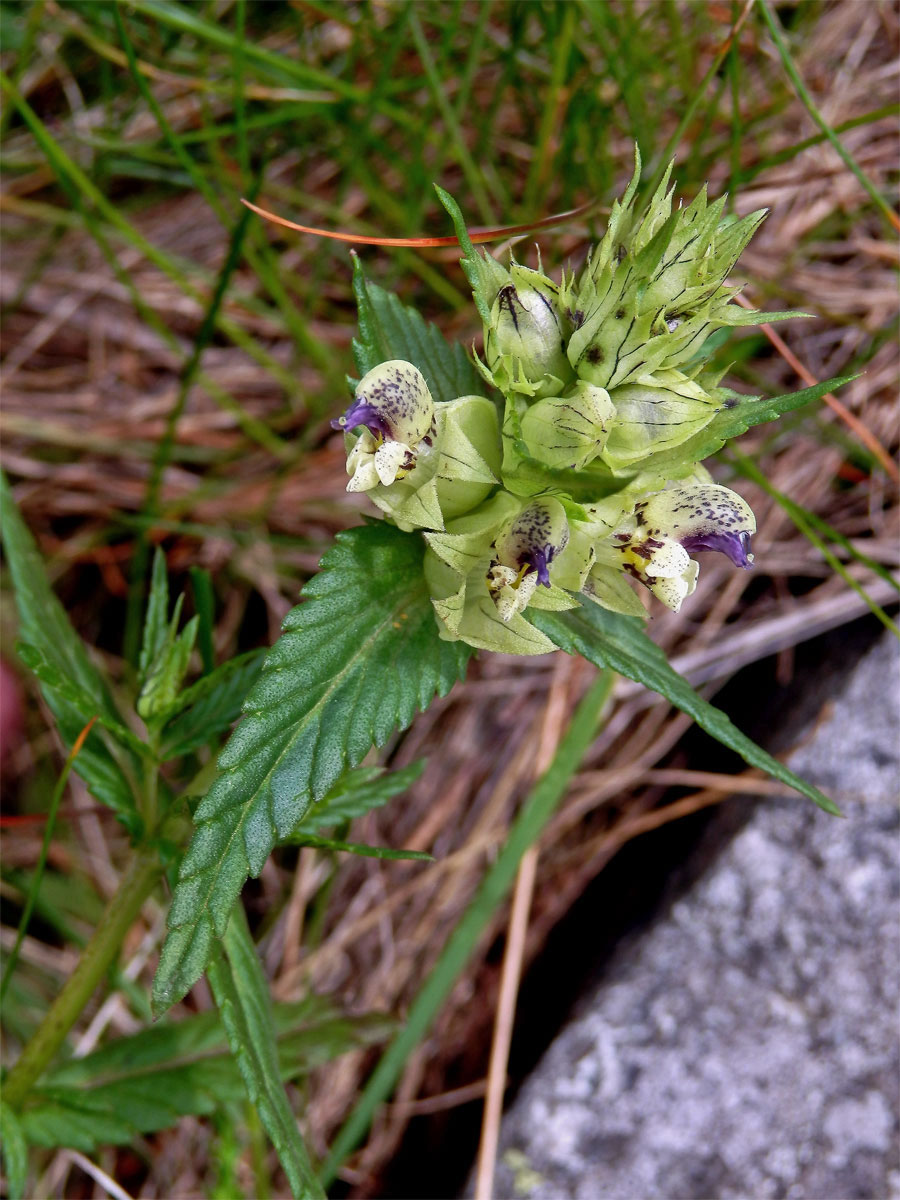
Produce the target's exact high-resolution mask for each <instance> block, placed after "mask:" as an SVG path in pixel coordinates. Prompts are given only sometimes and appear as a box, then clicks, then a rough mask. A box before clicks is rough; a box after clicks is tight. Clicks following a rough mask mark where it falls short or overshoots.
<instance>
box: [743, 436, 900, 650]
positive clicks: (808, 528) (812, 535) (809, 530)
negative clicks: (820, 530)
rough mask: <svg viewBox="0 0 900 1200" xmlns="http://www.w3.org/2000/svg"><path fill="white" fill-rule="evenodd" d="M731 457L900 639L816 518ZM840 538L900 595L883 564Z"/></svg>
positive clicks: (745, 463)
mask: <svg viewBox="0 0 900 1200" xmlns="http://www.w3.org/2000/svg"><path fill="white" fill-rule="evenodd" d="M731 453H732V455H733V457H734V461H735V463H736V464H737V467H738V470H739V471H740V472H741V473H742V474H743V475H745V476H746V477H747V478H748V479H752V480H753V482H754V483H756V484H757V485H758V486H759V487H761V488H762V489H763V491H764V492H766V494H767V495H769V496H771V497H772V499H773V500H775V501H776V502H777V503H778V504H779V505H780V506H781V507H782V508H783V509H784V511H785V512H786V513H787V515H788V516H789V517H790V519H791V520H792V521H793V522H794V524H795V525H796V526H797V528H798V529H799V530H800V532H801V533H802V534H803V536H804V537H805V538H806V539H807V540H808V541H810V542H811V543H812V544H813V545H814V546H815V547H816V549H817V550H818V551H819V553H820V554H821V555H822V557H823V558H824V559H825V561H826V562H827V563H828V565H829V566H830V567H831V569H832V570H833V571H835V572H836V573H837V574H838V575H840V577H841V578H842V579H843V580H844V582H845V583H846V584H847V586H848V587H849V588H852V589H853V591H854V592H856V594H857V595H858V596H859V597H860V598H861V599H862V600H863V601H864V602H865V604H866V605H867V606H868V608H869V610H870V611H871V612H872V614H873V615H874V616H875V617H877V618H878V620H879V621H880V622H881V624H882V625H883V626H884V627H885V629H887V630H889V631H890V632H891V633H892V634H893V635H894V637H895V638H900V628H898V626H897V624H896V622H895V621H892V620H891V618H890V617H889V616H888V615H887V613H886V612H885V611H884V609H883V608H882V607H881V605H880V604H877V603H876V602H875V601H874V600H873V599H872V597H871V596H870V595H869V593H868V592H867V591H866V589H865V588H864V587H863V586H862V584H861V583H860V582H859V580H858V579H854V578H853V576H852V575H851V574H850V572H849V571H848V570H847V568H846V567H845V566H844V564H843V563H842V562H841V560H840V559H839V558H838V556H837V555H836V554H834V553H833V552H832V551H831V550H830V549H829V547H828V545H827V543H826V542H824V541H823V540H822V538H820V537H819V535H818V534H817V533H816V532H815V530H814V529H813V522H812V520H810V519H809V518H810V517H812V514H811V513H808V512H807V511H806V510H805V509H804V508H803V507H802V506H801V505H799V504H795V503H794V501H793V500H791V498H790V497H789V496H785V494H784V493H783V492H780V491H778V489H777V488H774V487H773V486H772V485H771V483H769V481H768V479H766V477H765V475H764V474H763V473H762V471H760V469H759V467H757V466H756V464H755V463H753V462H751V460H750V459H749V458H747V457H746V455H744V454H741V453H739V452H738V451H737V450H735V449H732V451H731ZM828 528H830V527H828ZM834 533H837V531H836V530H835V531H834ZM837 537H838V538H839V540H840V541H841V543H842V544H843V545H844V546H845V548H847V549H848V550H850V552H851V553H852V554H853V555H854V557H855V558H857V559H858V560H859V561H860V562H865V564H866V565H867V566H868V567H869V568H870V569H872V570H874V571H875V572H876V573H877V574H878V575H879V576H880V577H881V578H882V579H887V581H888V582H889V583H890V584H891V585H892V586H893V587H894V588H896V589H897V590H898V591H900V584H898V582H897V580H896V579H895V578H894V576H893V575H891V573H890V572H889V571H886V570H885V569H884V567H882V566H881V564H880V563H875V562H873V561H872V559H870V558H866V556H865V555H861V554H859V553H858V551H855V550H854V549H853V547H852V546H851V544H850V542H849V541H848V540H847V539H846V538H843V537H841V535H840V534H837Z"/></svg>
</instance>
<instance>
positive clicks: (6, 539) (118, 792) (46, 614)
mask: <svg viewBox="0 0 900 1200" xmlns="http://www.w3.org/2000/svg"><path fill="white" fill-rule="evenodd" d="M0 516H2V529H3V547H4V550H5V552H6V561H7V564H8V568H9V573H10V576H11V578H12V583H13V590H14V593H15V601H16V607H17V609H18V613H19V631H20V634H21V637H22V640H23V641H25V642H27V643H28V644H29V645H31V646H33V647H34V648H35V649H36V650H37V651H39V653H40V654H41V656H42V658H43V659H44V660H46V662H47V663H48V664H50V666H51V667H52V668H53V669H54V670H55V671H56V672H57V674H58V675H59V677H60V678H61V679H64V680H69V681H71V683H72V684H73V686H74V687H75V688H77V690H78V692H79V694H83V695H84V697H86V700H84V702H83V703H79V704H78V705H75V704H73V703H72V701H71V700H70V699H68V698H67V697H66V696H63V695H62V694H61V693H60V692H59V691H58V690H57V689H56V688H54V687H52V686H50V685H48V684H44V686H43V687H42V691H43V694H44V698H45V700H46V701H47V705H48V707H49V708H50V711H51V712H52V713H53V715H54V717H55V718H56V722H57V725H58V728H59V731H60V734H61V736H62V738H63V741H64V742H65V743H66V745H68V746H71V745H73V744H74V742H75V739H76V738H77V737H78V735H79V734H80V733H81V730H82V729H83V728H84V725H85V721H86V720H88V719H89V718H90V717H92V716H94V715H95V714H97V715H102V716H103V717H104V718H106V719H107V720H108V721H109V722H111V723H112V724H113V725H115V726H124V724H125V723H124V721H123V720H122V717H121V714H120V713H119V711H118V710H117V708H116V706H115V704H114V703H113V700H112V697H111V695H110V692H109V688H108V686H107V684H106V681H105V680H104V678H103V676H102V675H101V674H100V672H99V671H98V670H97V668H96V667H95V666H94V664H93V663H92V662H91V660H90V658H89V657H88V653H87V649H86V648H85V645H84V643H83V642H82V641H81V638H79V636H78V634H77V633H76V632H75V630H74V629H73V628H72V626H71V624H70V623H69V618H68V616H67V615H66V611H65V609H64V608H63V606H62V604H61V603H60V601H59V600H58V599H57V597H56V595H55V593H54V592H53V590H52V588H51V587H50V584H49V583H48V581H47V576H46V573H45V571H44V565H43V563H42V562H41V558H40V555H39V554H38V550H37V547H36V546H35V544H34V540H33V538H32V537H31V534H30V533H29V531H28V529H27V527H26V525H25V522H24V521H23V520H22V518H21V516H20V515H19V511H18V509H17V508H16V505H15V502H14V501H13V498H12V494H11V492H10V490H9V485H8V483H7V481H6V477H5V476H4V475H3V474H2V473H0ZM85 705H86V706H87V707H89V708H90V711H87V712H85V711H84V706H85ZM76 771H77V772H78V774H79V775H80V776H81V777H82V779H84V780H85V782H86V783H87V785H88V787H89V788H90V790H91V791H92V793H93V794H94V795H95V796H96V797H97V799H98V800H100V801H101V802H102V803H104V804H108V805H110V807H112V808H114V809H116V810H117V811H118V812H119V813H121V814H123V815H127V814H131V815H132V816H133V815H134V814H135V813H136V799H137V796H138V795H139V794H140V788H141V784H140V780H141V778H142V770H141V763H140V760H139V759H138V757H137V756H136V755H135V754H133V753H132V751H131V750H129V749H127V748H125V747H122V746H120V745H117V744H116V743H115V742H114V741H113V740H111V739H106V738H105V737H103V736H102V735H101V733H100V732H99V731H98V730H97V729H93V730H91V733H90V735H89V737H88V739H87V742H86V744H85V746H84V748H83V750H82V752H81V753H80V754H79V756H78V759H77V762H76Z"/></svg>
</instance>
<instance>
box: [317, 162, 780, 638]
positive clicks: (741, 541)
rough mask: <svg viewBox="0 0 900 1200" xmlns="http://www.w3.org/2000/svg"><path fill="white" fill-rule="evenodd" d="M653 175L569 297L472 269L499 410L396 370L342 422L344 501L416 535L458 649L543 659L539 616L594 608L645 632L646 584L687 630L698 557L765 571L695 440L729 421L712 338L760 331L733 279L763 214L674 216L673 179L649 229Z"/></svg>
mask: <svg viewBox="0 0 900 1200" xmlns="http://www.w3.org/2000/svg"><path fill="white" fill-rule="evenodd" d="M670 170H671V168H670ZM639 176H640V165H639V163H638V167H637V169H636V171H635V174H634V178H633V179H632V181H631V183H630V185H629V187H628V189H627V191H626V193H625V196H624V197H623V199H622V201H621V202H620V203H619V202H617V203H616V204H615V205H614V206H613V210H612V213H611V216H610V220H609V224H608V227H607V230H606V233H605V235H604V237H603V239H602V241H601V242H600V243H599V244H598V245H597V246H596V247H594V248H593V250H592V251H591V253H590V255H589V256H588V259H587V262H586V263H585V265H584V268H583V269H582V270H581V272H580V273H578V274H577V275H576V274H574V273H568V272H565V271H564V272H563V275H562V278H561V280H560V281H559V282H558V283H557V282H554V281H553V280H552V279H551V278H550V277H549V276H548V275H546V274H544V272H543V270H542V269H540V265H539V269H537V270H533V269H531V268H529V267H525V266H522V265H520V264H519V263H517V262H512V263H511V264H510V266H509V268H508V269H507V268H505V267H503V266H502V265H501V264H500V263H499V262H497V261H496V260H495V259H494V258H492V257H491V256H490V255H487V254H484V253H479V254H478V255H477V256H476V261H475V265H474V267H473V269H472V270H471V271H470V275H472V274H474V276H475V277H476V297H477V298H479V299H480V300H481V308H482V311H483V312H485V313H486V314H488V320H487V321H486V323H485V329H484V351H483V357H482V358H478V356H476V366H477V367H478V369H479V371H480V373H481V375H482V376H483V378H484V380H485V382H486V383H487V384H489V385H490V389H486V390H491V391H492V394H493V391H494V390H495V391H496V392H497V393H499V395H500V397H501V400H500V401H499V403H497V402H495V401H494V400H491V399H488V398H487V397H485V396H476V395H472V396H461V397H459V398H458V399H455V400H452V401H450V402H444V403H437V402H435V400H434V399H433V397H432V393H431V390H430V388H429V386H428V382H427V380H426V379H425V377H424V375H423V374H422V372H421V371H420V370H419V369H418V368H417V367H416V366H414V365H413V364H412V363H410V362H406V361H404V360H399V359H396V360H391V361H389V362H384V363H382V364H381V365H380V366H378V367H376V368H375V369H374V370H371V371H369V372H368V373H367V374H366V375H365V376H364V377H363V378H362V379H361V380H360V381H359V383H358V385H357V387H356V394H355V399H354V402H353V404H352V405H351V407H350V408H349V410H348V411H347V412H346V414H345V415H344V416H343V417H341V418H340V420H339V421H337V422H335V423H334V424H335V427H336V428H340V429H343V430H344V431H345V433H346V435H347V445H348V452H349V453H348V460H347V470H348V473H349V475H350V476H351V478H350V483H349V484H348V491H354V492H365V493H366V494H367V495H368V496H369V498H370V499H371V500H372V501H374V503H375V504H376V505H377V506H378V507H379V508H381V509H382V511H383V512H384V513H385V514H386V516H387V517H389V518H390V519H391V520H392V521H394V522H395V523H396V524H397V525H398V526H400V528H402V529H407V530H420V531H422V533H423V536H424V538H425V542H426V544H427V549H426V554H425V574H426V579H427V583H428V587H429V590H430V593H431V597H432V602H433V605H434V609H435V613H436V616H437V619H438V622H439V626H440V633H441V636H442V637H444V638H446V639H450V640H458V639H461V640H463V641H465V642H467V643H469V644H470V645H472V646H477V647H481V648H485V649H490V650H500V651H506V652H508V653H516V654H540V653H543V652H545V651H547V650H551V649H553V646H552V644H551V643H550V641H549V639H548V638H546V637H545V635H544V634H543V633H541V632H540V631H539V630H538V629H537V628H535V626H534V625H533V624H532V623H531V622H530V621H529V619H528V611H529V610H533V609H540V608H544V609H564V608H572V607H575V606H577V604H578V603H579V600H578V599H577V598H576V597H579V596H586V597H589V598H590V599H591V600H592V601H594V602H596V603H597V604H600V605H602V606H603V607H605V608H609V609H612V610H613V611H615V612H620V613H625V614H630V615H640V616H643V615H644V614H645V609H644V606H643V604H642V603H641V601H640V599H639V597H638V596H637V594H636V593H635V592H634V590H633V589H632V587H631V586H630V583H629V580H630V579H634V580H637V581H639V582H640V583H641V584H643V585H644V586H645V587H646V588H648V589H649V590H650V591H651V592H652V593H653V594H654V595H655V596H656V597H657V598H658V599H659V600H661V601H662V602H663V604H665V605H667V606H668V607H669V608H672V609H674V610H675V611H676V612H677V611H678V609H679V608H680V606H681V603H682V601H683V600H684V599H685V597H686V596H689V595H690V594H691V593H692V592H693V590H694V588H695V587H696V584H697V575H698V572H699V566H698V564H697V562H696V561H694V559H693V558H692V555H693V554H694V553H696V552H697V551H702V550H716V551H720V552H722V553H723V554H725V555H727V557H728V558H729V559H730V560H731V561H732V562H733V563H734V564H735V566H739V567H747V566H749V565H750V563H751V562H752V558H753V556H752V555H751V554H750V551H749V547H750V536H751V534H752V533H753V532H754V531H755V528H756V523H755V520H754V517H753V513H752V512H751V511H750V508H749V507H748V505H747V504H746V503H745V502H744V500H743V499H741V497H740V496H738V495H737V494H736V493H735V492H733V491H730V490H729V489H728V488H725V487H722V486H720V485H718V484H715V483H714V482H713V481H712V479H711V477H710V476H709V473H708V472H707V471H706V469H705V468H704V467H703V466H702V464H701V463H700V461H699V458H700V457H702V454H703V450H702V445H703V443H704V439H702V438H698V435H699V434H701V432H702V431H703V430H704V429H705V427H706V426H707V425H709V424H710V423H711V422H713V421H714V420H715V417H716V414H717V413H719V412H720V411H722V410H723V409H724V408H727V407H730V405H731V403H733V400H732V394H731V393H729V392H728V391H727V390H726V389H724V388H721V387H719V376H718V375H717V374H716V373H714V372H713V371H711V370H710V369H709V366H708V360H709V350H708V339H709V337H710V335H711V334H713V333H715V332H716V331H717V330H718V329H721V328H723V327H728V326H732V325H739V324H747V323H748V313H747V312H746V311H744V310H743V309H741V308H739V307H738V306H736V305H735V304H734V303H733V299H734V296H735V293H736V291H737V290H738V289H736V288H732V287H728V286H726V284H725V279H726V277H727V275H728V273H729V272H730V270H731V269H732V267H733V266H734V264H735V262H736V260H737V258H738V255H739V254H740V253H741V251H742V250H743V248H744V247H745V246H746V244H747V242H748V241H749V239H750V238H751V237H752V235H753V233H754V231H755V230H756V228H757V227H758V226H759V224H760V222H761V221H762V219H763V217H764V215H765V213H764V212H762V211H761V212H756V213H752V214H751V215H750V216H747V217H744V218H743V219H741V220H733V219H729V218H727V217H724V216H723V207H724V201H723V200H718V201H715V202H712V203H710V202H709V201H708V199H707V196H706V192H705V190H704V191H702V192H701V193H700V195H698V196H697V197H696V199H695V200H694V201H693V202H692V203H691V204H689V205H688V206H687V207H683V208H675V209H673V204H672V197H673V192H674V188H672V189H670V188H669V173H668V172H667V174H666V177H665V178H664V180H663V182H662V184H661V185H660V188H659V189H658V190H657V192H656V194H655V195H654V196H653V198H652V200H651V201H650V203H649V205H648V207H647V209H646V211H645V212H643V213H642V214H636V213H635V211H634V195H635V192H636V190H637V185H638V181H639ZM749 319H750V320H752V319H753V318H752V314H749ZM707 444H708V443H707ZM695 447H696V449H695Z"/></svg>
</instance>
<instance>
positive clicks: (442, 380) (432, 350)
mask: <svg viewBox="0 0 900 1200" xmlns="http://www.w3.org/2000/svg"><path fill="white" fill-rule="evenodd" d="M353 293H354V295H355V297H356V306H357V310H358V313H359V337H358V338H354V340H353V355H354V358H355V360H356V366H357V369H358V371H359V373H360V375H364V374H366V372H367V371H371V370H372V368H373V367H377V366H378V365H379V363H383V362H387V361H388V360H389V359H392V358H402V359H405V360H406V361H407V362H411V363H413V365H414V366H416V367H418V368H419V370H420V371H421V372H422V374H423V375H424V376H425V379H426V380H427V382H428V387H429V389H430V390H431V395H432V397H433V399H434V400H437V401H449V400H455V399H457V397H458V396H483V395H484V394H485V384H484V381H483V379H482V378H481V376H480V375H479V374H478V372H477V371H476V370H475V368H474V366H473V365H472V363H471V362H470V361H469V357H468V355H467V354H466V352H465V350H464V349H463V347H462V346H460V345H459V344H458V343H453V344H452V345H451V344H450V343H449V342H448V341H447V340H446V339H445V338H444V336H443V334H442V333H441V332H440V330H438V329H437V328H436V327H435V326H434V325H432V324H430V323H429V324H426V323H425V321H424V320H423V319H422V317H421V316H420V315H419V314H418V313H417V312H416V310H415V309H414V308H409V307H408V306H407V305H405V304H402V303H401V301H400V300H398V298H397V297H396V296H395V295H394V294H393V292H387V291H385V290H384V288H381V287H379V286H378V284H376V283H369V281H368V280H367V279H366V277H365V274H364V273H363V269H362V264H361V263H360V261H359V259H358V258H357V259H355V260H354V263H353Z"/></svg>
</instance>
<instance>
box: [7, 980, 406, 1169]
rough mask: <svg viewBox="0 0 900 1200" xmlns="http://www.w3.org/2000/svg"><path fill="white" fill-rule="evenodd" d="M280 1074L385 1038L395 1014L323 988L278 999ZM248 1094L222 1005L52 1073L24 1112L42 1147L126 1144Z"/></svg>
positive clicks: (292, 1075) (28, 1130) (285, 1076)
mask: <svg viewBox="0 0 900 1200" xmlns="http://www.w3.org/2000/svg"><path fill="white" fill-rule="evenodd" d="M272 1019H273V1023H274V1027H275V1039H276V1044H277V1053H278V1072H277V1077H278V1078H279V1079H280V1080H285V1081H286V1080H289V1079H297V1078H298V1077H302V1076H304V1075H306V1074H308V1073H309V1072H310V1071H311V1070H313V1069H314V1068H316V1067H319V1066H321V1065H322V1064H323V1063H325V1062H327V1061H329V1060H331V1059H333V1058H335V1057H337V1056H338V1055H340V1054H343V1053H346V1052H347V1051H349V1050H353V1049H357V1048H359V1047H363V1046H368V1045H372V1044H373V1043H375V1042H379V1041H384V1040H385V1038H387V1037H388V1036H390V1034H391V1033H392V1032H393V1030H394V1027H395V1023H394V1021H392V1020H391V1019H390V1018H387V1017H384V1016H381V1015H380V1014H370V1015H367V1016H360V1017H346V1016H343V1015H341V1014H340V1013H339V1012H337V1011H336V1010H335V1009H334V1008H333V1007H332V1006H331V1005H330V1004H329V1003H328V1002H327V1001H325V1000H322V999H321V998H320V997H316V996H313V997H309V998H308V999H306V1000H303V1001H301V1002H299V1003H295V1004H276V1005H274V1006H273V1008H272ZM245 1095H246V1088H245V1084H244V1080H243V1078H242V1076H241V1073H240V1070H239V1068H238V1064H237V1062H236V1061H235V1058H234V1055H233V1054H232V1052H231V1050H230V1048H229V1045H228V1041H227V1038H226V1035H225V1030H224V1028H223V1027H222V1022H221V1020H220V1019H219V1015H218V1013H216V1012H214V1011H211V1012H204V1013H198V1014H197V1015H196V1016H191V1017H188V1018H186V1019H185V1020H182V1021H177V1022H175V1021H170V1022H159V1023H157V1024H156V1025H154V1026H152V1027H151V1028H149V1029H144V1030H141V1031H140V1032H139V1033H135V1034H132V1035H130V1036H128V1037H121V1038H116V1039H115V1040H113V1041H111V1042H108V1043H107V1044H106V1045H105V1046H103V1047H102V1048H101V1049H99V1050H95V1051H93V1052H92V1053H91V1054H88V1055H85V1056H84V1057H83V1058H76V1059H71V1060H69V1062H66V1063H64V1064H63V1065H62V1066H60V1067H57V1068H56V1069H55V1070H54V1071H52V1072H51V1073H50V1074H49V1075H47V1076H45V1077H44V1079H43V1080H42V1082H41V1084H40V1086H39V1087H37V1088H36V1089H35V1090H34V1091H33V1092H32V1093H31V1096H30V1098H29V1100H28V1103H27V1105H26V1107H25V1108H24V1110H23V1111H22V1113H21V1115H20V1120H21V1124H22V1130H23V1132H24V1133H25V1134H26V1135H27V1137H28V1138H29V1140H30V1141H31V1142H32V1143H33V1144H34V1145H36V1146H43V1147H46V1148H48V1149H52V1148H54V1147H56V1146H74V1147H75V1148H76V1149H79V1150H85V1151H87V1152H90V1151H92V1150H93V1149H94V1148H95V1146H97V1145H110V1144H119V1145H121V1144H127V1143H129V1142H132V1141H134V1140H135V1139H136V1138H137V1137H138V1136H139V1135H140V1134H142V1133H153V1132H154V1131H155V1130H158V1129H166V1128H168V1127H170V1126H172V1125H175V1124H176V1123H177V1122H178V1121H179V1120H180V1119H181V1118H182V1117H185V1116H191V1115H193V1116H202V1115H206V1114H209V1113H212V1112H214V1111H215V1110H216V1109H217V1108H220V1107H221V1106H222V1105H224V1104H228V1103H234V1102H239V1101H240V1100H241V1099H243V1098H244V1096H245Z"/></svg>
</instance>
